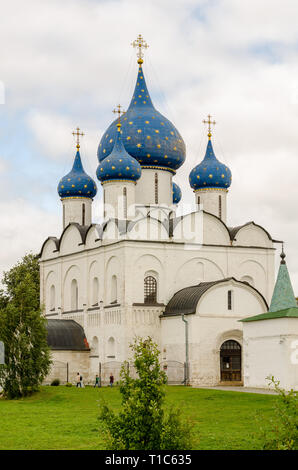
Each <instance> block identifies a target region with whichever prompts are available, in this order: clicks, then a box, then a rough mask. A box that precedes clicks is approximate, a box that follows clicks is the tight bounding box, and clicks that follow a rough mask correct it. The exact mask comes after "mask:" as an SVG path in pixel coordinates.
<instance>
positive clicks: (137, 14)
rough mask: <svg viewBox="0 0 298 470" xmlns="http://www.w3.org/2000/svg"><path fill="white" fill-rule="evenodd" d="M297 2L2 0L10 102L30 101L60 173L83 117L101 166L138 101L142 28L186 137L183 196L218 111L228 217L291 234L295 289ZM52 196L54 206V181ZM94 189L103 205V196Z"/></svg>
mask: <svg viewBox="0 0 298 470" xmlns="http://www.w3.org/2000/svg"><path fill="white" fill-rule="evenodd" d="M297 12H298V7H297V2H296V1H295V0H287V2H284V1H282V0H271V2H270V5H269V3H268V1H267V0H266V1H265V0H251V1H250V2H246V3H243V2H239V0H219V1H209V0H208V1H207V0H187V1H186V0H163V1H162V2H161V1H159V0H150V1H147V2H143V3H142V5H140V2H139V1H137V0H118V1H95V0H77V1H76V2H74V1H72V0H64V2H61V1H58V0H44V1H43V2H40V1H37V0H27V1H26V4H25V3H24V2H23V1H21V0H11V1H10V2H7V3H6V4H5V6H4V7H3V6H2V15H3V17H5V22H3V24H2V26H1V29H0V41H1V44H5V47H3V48H1V50H0V60H1V64H2V69H1V76H0V80H2V81H3V82H4V84H5V87H6V90H7V97H6V106H5V107H3V108H2V110H5V109H7V110H8V111H9V112H18V111H21V112H22V113H25V115H26V124H27V126H28V128H29V130H30V132H31V135H32V141H31V142H30V145H31V146H32V149H34V150H36V148H37V149H38V151H39V152H40V158H41V159H43V161H44V162H45V165H46V164H47V160H48V161H50V160H52V161H54V162H55V163H58V164H59V165H60V166H61V176H63V175H64V174H65V173H66V172H68V171H69V170H70V168H71V164H72V161H73V155H74V145H73V138H72V136H71V134H70V133H71V131H72V130H73V129H74V128H75V127H76V126H77V125H78V126H79V127H81V128H82V129H83V131H84V132H85V133H86V136H85V137H84V139H83V140H82V152H81V154H82V159H83V164H84V167H85V170H86V171H87V172H88V173H89V174H91V175H92V176H93V177H95V170H96V167H97V159H96V150H97V145H98V141H99V139H100V137H101V134H102V132H103V131H104V129H105V128H106V127H107V126H108V125H109V124H110V122H111V120H112V119H113V115H112V113H111V111H112V109H113V108H114V106H115V105H116V104H118V102H120V103H121V104H122V105H123V106H124V107H125V108H126V107H127V105H128V103H129V101H130V97H131V93H132V90H133V87H134V84H135V76H136V62H135V54H134V52H133V51H132V48H131V47H130V43H131V42H132V41H133V40H134V39H135V37H136V36H137V34H139V33H140V32H141V33H142V34H143V36H144V37H145V39H146V40H147V41H148V43H149V45H150V47H149V50H148V51H147V52H146V57H145V63H144V71H145V75H146V80H147V82H148V86H149V89H150V91H151V94H152V95H154V97H155V100H154V102H155V104H156V107H157V108H158V109H159V110H160V111H161V112H162V113H163V114H164V115H165V116H167V117H168V118H169V119H171V120H172V121H173V122H174V123H175V125H176V126H177V128H178V129H179V131H180V133H181V134H182V136H183V138H184V140H185V142H186V145H187V160H186V163H185V164H184V166H183V167H182V168H181V169H180V170H179V171H178V173H177V175H176V177H175V180H176V181H177V182H178V184H179V185H180V186H181V188H182V192H183V198H184V201H185V202H190V201H192V198H193V194H192V192H191V189H190V188H189V186H188V174H189V172H190V170H191V169H192V167H193V166H194V165H195V164H196V163H197V162H199V161H200V160H201V159H202V157H203V156H204V153H205V146H206V130H205V129H204V128H203V124H202V119H204V118H205V117H206V115H207V114H209V113H210V114H212V115H213V116H214V118H215V120H216V121H217V122H218V124H217V125H216V127H215V131H214V139H213V141H214V148H215V152H216V154H217V156H218V158H219V159H220V160H222V161H224V162H225V163H227V164H228V165H229V166H230V168H231V170H232V173H233V184H232V187H231V191H230V193H229V218H230V224H234V225H238V224H241V223H244V222H246V221H247V220H255V221H256V222H257V223H260V224H261V225H263V226H264V227H265V228H267V229H268V230H269V232H271V233H272V235H273V237H274V238H278V239H280V238H281V239H284V240H286V241H287V244H286V249H287V253H288V257H287V260H288V264H289V266H290V268H291V273H292V277H293V280H294V284H295V286H294V288H295V287H296V292H298V265H297V264H296V262H295V259H297V258H298V247H297V243H296V235H295V234H296V233H297V231H298V218H297V215H296V214H297V210H296V206H297V200H298V189H297V185H296V181H295V180H296V175H297V173H298V161H297V147H298V146H297V121H298V85H297V82H296V77H297V75H298V65H297V64H298V60H297V58H298V57H297V55H298V48H297V44H298V31H297V25H296V23H297V21H296V19H297ZM0 151H1V144H0ZM33 170H34V169H33ZM7 173H8V174H9V169H8V170H6V174H7ZM0 175H1V160H0ZM38 177H39V179H40V178H41V177H40V175H39V176H38ZM10 178H11V180H13V179H14V178H15V174H12V173H11V174H10ZM47 178H48V175H47V174H46V172H45V176H44V183H43V182H42V181H40V180H39V181H38V184H44V187H47V185H48V181H47ZM55 184H56V183H55ZM98 186H99V184H98ZM99 194H101V191H99ZM48 198H49V199H51V198H52V199H51V200H52V201H53V205H54V204H57V211H58V208H59V200H58V199H57V194H56V192H54V193H53V194H52V195H51V194H50V193H49V194H48ZM96 201H97V202H96V203H95V206H97V209H96V210H95V211H94V212H95V214H96V216H97V215H98V212H99V206H100V205H101V203H102V202H101V199H100V196H97V200H96ZM2 210H3V211H4V212H5V213H6V214H7V217H11V214H10V212H8V210H7V209H5V207H3V208H2ZM35 210H37V211H39V210H41V209H40V203H39V201H38V200H36V206H35ZM32 216H33V213H32V212H30V210H29V215H28V218H29V217H32ZM57 217H58V216H57ZM59 223H60V220H59ZM26 227H27V228H24V230H27V231H28V235H27V236H26V237H25V238H26V239H27V240H29V239H30V236H29V234H30V230H31V227H30V224H28V225H27V226H26ZM49 228H50V227H49ZM49 234H50V231H49V233H46V236H47V235H49ZM16 240H18V239H17V238H16ZM18 243H19V242H18ZM20 243H21V242H20ZM20 246H22V244H21V245H20ZM7 256H8V257H9V254H8V255H7Z"/></svg>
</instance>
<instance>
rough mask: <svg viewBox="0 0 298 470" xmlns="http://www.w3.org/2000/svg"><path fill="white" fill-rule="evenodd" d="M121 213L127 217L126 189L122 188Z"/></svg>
mask: <svg viewBox="0 0 298 470" xmlns="http://www.w3.org/2000/svg"><path fill="white" fill-rule="evenodd" d="M123 215H124V219H127V189H126V188H123Z"/></svg>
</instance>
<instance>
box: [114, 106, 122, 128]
mask: <svg viewBox="0 0 298 470" xmlns="http://www.w3.org/2000/svg"><path fill="white" fill-rule="evenodd" d="M121 108H122V106H121V104H117V106H116V108H115V109H113V113H114V114H118V124H117V127H118V131H120V128H121V122H120V117H121V114H124V113H125V111H124V110H122V109H121Z"/></svg>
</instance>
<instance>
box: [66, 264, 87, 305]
mask: <svg viewBox="0 0 298 470" xmlns="http://www.w3.org/2000/svg"><path fill="white" fill-rule="evenodd" d="M73 280H76V281H77V294H76V295H77V301H76V304H77V306H78V308H79V307H80V304H81V302H80V296H81V286H82V284H81V271H80V269H79V267H78V266H77V265H75V264H72V265H71V266H69V267H68V269H67V270H66V272H65V273H64V276H63V309H64V311H71V310H73V306H74V295H75V290H76V289H75V286H74V283H73V282H72V281H73Z"/></svg>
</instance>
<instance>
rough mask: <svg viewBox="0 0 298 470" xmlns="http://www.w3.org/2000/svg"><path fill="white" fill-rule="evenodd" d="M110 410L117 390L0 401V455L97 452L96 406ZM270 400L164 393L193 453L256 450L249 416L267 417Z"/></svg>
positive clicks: (64, 391)
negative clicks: (185, 421) (180, 417)
mask: <svg viewBox="0 0 298 470" xmlns="http://www.w3.org/2000/svg"><path fill="white" fill-rule="evenodd" d="M103 397H104V398H105V399H106V401H107V402H108V403H109V405H110V406H111V407H113V408H114V409H115V410H116V409H119V406H120V394H119V389H117V388H116V387H115V388H113V389H110V388H108V387H105V388H102V389H94V388H90V387H87V388H84V389H76V388H74V387H72V388H67V387H62V386H60V387H42V388H41V391H40V393H38V394H36V395H34V396H32V397H29V398H26V399H23V400H14V401H8V400H3V399H0V417H1V425H0V449H102V448H103V442H102V440H101V438H100V434H99V433H98V429H99V422H98V420H97V415H98V406H99V402H100V399H101V398H103ZM275 400H276V397H274V396H272V395H259V394H250V393H241V392H225V391H218V390H205V389H192V388H184V387H167V401H168V402H169V403H175V404H177V405H178V406H179V408H181V409H182V410H183V411H184V412H185V416H188V417H190V418H191V420H192V422H193V426H194V429H195V432H196V434H197V435H198V436H199V438H200V439H199V442H198V446H197V448H198V449H257V448H260V443H259V441H258V438H257V436H255V435H254V433H255V430H256V421H255V415H256V413H257V412H262V414H263V415H266V416H268V417H269V416H272V414H273V410H272V408H273V404H274V401H275Z"/></svg>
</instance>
